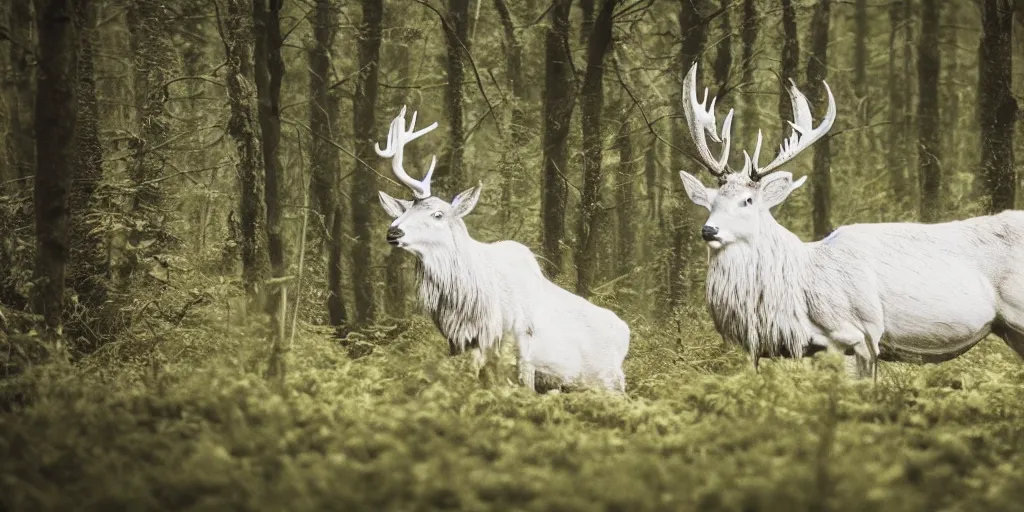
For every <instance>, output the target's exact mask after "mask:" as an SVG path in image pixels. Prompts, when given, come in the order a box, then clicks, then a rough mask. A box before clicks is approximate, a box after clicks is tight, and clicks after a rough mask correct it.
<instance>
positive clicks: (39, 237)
mask: <svg viewBox="0 0 1024 512" xmlns="http://www.w3.org/2000/svg"><path fill="white" fill-rule="evenodd" d="M36 7H37V8H38V9H37V11H36V26H37V28H38V30H39V53H38V66H39V68H38V69H39V81H38V87H39V88H38V91H37V94H36V105H35V120H36V134H37V135H38V137H37V139H36V154H37V155H39V159H38V162H37V166H36V171H35V193H34V197H35V216H36V268H35V275H36V281H37V284H36V287H35V307H34V310H35V312H36V313H37V314H39V315H42V317H43V319H44V320H45V321H46V326H47V328H48V329H49V330H50V331H51V333H53V334H56V335H57V336H60V334H61V320H62V313H63V311H62V310H63V302H64V301H63V299H64V274H65V270H66V266H67V263H68V245H69V239H68V234H69V233H68V221H69V211H68V196H69V192H70V190H71V179H72V169H73V168H74V165H75V127H76V124H77V116H76V113H77V111H78V96H77V86H78V78H77V75H78V41H77V37H76V31H75V24H74V23H73V21H72V20H74V15H75V13H74V2H73V0H41V1H39V2H37V5H36Z"/></svg>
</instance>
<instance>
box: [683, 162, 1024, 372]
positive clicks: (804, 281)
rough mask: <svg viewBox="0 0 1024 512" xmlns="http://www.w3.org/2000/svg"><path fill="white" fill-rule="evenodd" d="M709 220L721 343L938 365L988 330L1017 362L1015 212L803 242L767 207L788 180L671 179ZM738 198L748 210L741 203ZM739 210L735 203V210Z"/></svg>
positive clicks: (1021, 246)
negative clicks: (708, 182)
mask: <svg viewBox="0 0 1024 512" xmlns="http://www.w3.org/2000/svg"><path fill="white" fill-rule="evenodd" d="M681 174H682V178H683V184H684V187H685V188H686V191H687V194H688V196H689V197H690V199H691V200H693V201H694V203H696V204H698V205H701V206H704V207H705V208H707V209H708V210H709V211H710V212H711V214H710V216H709V218H708V225H713V226H715V227H718V228H719V232H720V233H722V235H723V236H722V240H720V241H719V240H716V241H713V242H712V243H709V245H712V254H711V262H710V267H709V269H708V276H707V290H706V291H707V303H708V307H709V310H710V312H711V315H712V317H713V318H714V321H715V326H716V328H717V329H718V331H719V332H720V333H721V334H722V336H723V338H725V339H726V340H727V341H729V342H732V343H737V344H740V345H742V346H743V347H744V348H745V349H746V350H747V351H748V352H749V353H750V354H751V355H752V356H753V357H754V360H755V365H756V360H757V358H759V357H764V356H768V357H775V356H779V355H788V356H792V357H800V356H801V355H803V353H804V351H805V350H807V349H808V348H810V347H811V346H812V345H818V346H825V347H828V348H829V349H832V350H841V351H844V352H845V351H846V350H847V349H853V351H854V353H855V355H856V356H857V360H858V363H859V364H858V366H859V373H860V374H861V375H867V374H873V373H874V371H875V364H876V359H877V356H878V355H879V353H880V352H881V355H882V358H883V359H891V360H901V361H913V362H939V361H945V360H949V359H952V358H954V357H957V356H959V355H961V354H963V353H964V352H966V351H967V350H968V349H970V348H971V347H972V346H974V345H975V344H976V343H977V342H978V341H980V340H981V339H982V338H984V337H985V336H987V335H988V334H989V333H993V334H995V335H997V336H999V337H1000V338H1001V339H1003V340H1004V341H1005V342H1006V343H1007V344H1008V345H1010V347H1012V348H1013V349H1014V350H1015V351H1016V352H1017V353H1018V354H1020V355H1021V356H1024V212H1021V211H1005V212H1002V213H1000V214H997V215H989V216H982V217H976V218H971V219H968V220H963V221H955V222H946V223H941V224H919V223H880V224H854V225H849V226H844V227H841V228H839V229H837V230H836V231H835V232H833V233H832V234H831V235H829V236H828V237H826V238H825V239H824V240H822V241H819V242H812V243H804V242H802V241H801V240H800V239H799V238H798V237H797V236H796V235H794V234H793V233H791V232H790V231H788V230H787V229H786V228H784V227H782V226H781V225H779V224H778V223H777V222H776V221H775V219H774V218H773V217H772V215H771V212H770V211H769V208H770V207H771V206H774V205H777V204H779V203H781V202H782V201H783V200H784V199H785V198H786V196H788V195H789V193H790V192H791V191H793V190H794V189H795V188H796V186H799V183H800V182H799V181H798V182H796V183H794V182H793V181H792V178H791V176H790V175H789V173H781V172H780V173H777V174H772V175H769V176H767V177H765V178H764V179H763V180H762V181H760V182H757V183H755V182H752V181H750V180H749V179H748V178H747V176H746V175H745V174H743V173H736V174H729V175H727V176H726V179H725V182H724V183H723V184H722V185H721V187H720V188H719V189H718V190H711V189H706V188H705V187H704V186H703V185H701V184H700V181H699V180H697V179H696V178H694V177H693V176H691V175H689V174H687V173H681ZM747 198H750V199H752V204H747ZM744 204H746V206H744Z"/></svg>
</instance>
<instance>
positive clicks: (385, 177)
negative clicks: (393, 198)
mask: <svg viewBox="0 0 1024 512" xmlns="http://www.w3.org/2000/svg"><path fill="white" fill-rule="evenodd" d="M281 122H284V123H289V124H295V125H299V126H301V127H303V128H305V129H306V131H308V132H309V133H310V134H312V135H313V136H314V137H316V138H318V139H320V140H322V141H324V142H326V143H328V144H330V145H332V146H334V148H335V149H337V150H338V151H341V152H343V153H345V154H346V155H348V156H350V157H352V158H353V159H354V160H355V161H357V162H359V163H361V164H363V166H365V167H366V168H367V169H369V170H370V171H371V172H373V173H374V174H376V175H377V177H378V178H381V179H383V180H387V181H390V182H391V183H393V184H394V185H395V186H401V185H399V184H398V182H396V181H395V180H393V179H391V178H388V177H387V176H384V175H383V174H381V173H379V172H377V169H376V168H374V167H373V166H372V165H370V164H368V163H366V162H365V161H363V159H362V158H359V157H358V156H356V155H355V154H353V153H352V152H351V151H349V150H347V149H345V148H344V147H343V146H341V145H340V144H338V143H337V142H334V141H333V140H331V139H328V138H327V137H324V136H323V135H321V134H319V133H317V132H315V131H313V129H312V128H310V127H309V126H307V125H306V124H305V123H303V122H302V121H296V120H294V119H288V118H285V117H282V118H281Z"/></svg>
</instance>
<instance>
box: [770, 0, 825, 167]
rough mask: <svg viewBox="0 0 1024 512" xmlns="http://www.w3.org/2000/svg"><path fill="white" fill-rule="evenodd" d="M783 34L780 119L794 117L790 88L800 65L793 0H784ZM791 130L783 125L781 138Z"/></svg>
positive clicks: (798, 40) (798, 39) (780, 74)
mask: <svg viewBox="0 0 1024 512" xmlns="http://www.w3.org/2000/svg"><path fill="white" fill-rule="evenodd" d="M782 34H783V41H782V65H781V68H780V70H779V78H780V82H779V119H793V107H792V105H790V101H789V92H788V90H789V86H790V81H791V80H792V81H793V82H796V80H797V74H798V67H799V65H800V37H799V34H797V27H796V7H795V6H794V5H793V0H782ZM789 131H790V128H789V126H783V128H782V134H781V136H780V137H781V138H780V140H781V139H782V138H785V137H786V136H787V134H788V133H789ZM818 144H820V142H819V143H818ZM776 151H778V149H776Z"/></svg>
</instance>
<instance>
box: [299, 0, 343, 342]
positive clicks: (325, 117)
mask: <svg viewBox="0 0 1024 512" xmlns="http://www.w3.org/2000/svg"><path fill="white" fill-rule="evenodd" d="M337 23H338V11H337V8H336V7H335V6H333V5H332V2H331V0H316V5H315V9H314V13H313V20H312V25H313V45H312V48H311V49H310V51H309V55H308V57H309V126H310V129H311V130H312V131H313V136H312V138H311V139H310V145H309V149H310V165H311V167H312V179H311V187H312V189H313V191H312V192H313V199H314V203H315V209H316V210H317V211H318V212H320V215H321V216H322V219H323V226H324V230H323V231H321V233H323V232H324V231H326V235H327V236H326V237H324V238H325V242H326V244H327V245H329V250H328V255H327V269H328V271H327V315H328V321H329V322H330V324H331V325H332V326H334V327H337V328H340V327H342V326H344V325H345V324H346V323H347V322H348V315H347V312H346V309H345V301H344V295H343V290H342V275H343V273H342V271H341V268H342V264H341V256H342V250H341V248H342V236H341V234H342V230H341V226H342V224H340V222H341V219H340V218H339V219H335V216H336V214H339V215H337V216H339V217H340V212H341V208H340V206H337V204H339V203H340V201H338V200H337V199H336V197H335V191H336V190H337V189H338V186H339V183H338V179H339V177H340V175H341V167H340V165H341V160H340V155H339V153H338V149H337V147H336V146H334V145H333V144H331V143H330V142H329V141H332V140H336V139H337V138H338V134H337V133H336V130H335V127H336V126H337V123H338V118H339V117H340V114H339V112H338V110H339V109H338V101H337V98H336V97H335V96H334V95H333V94H332V93H331V91H330V90H329V89H328V87H329V86H330V82H329V81H330V71H331V61H330V54H331V49H332V48H333V47H334V38H335V35H336V34H337ZM336 223H338V224H337V226H338V229H334V227H335V225H336ZM335 235H337V236H335Z"/></svg>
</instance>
